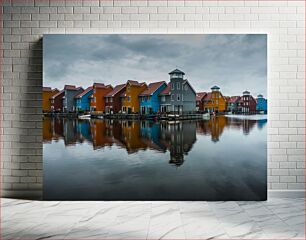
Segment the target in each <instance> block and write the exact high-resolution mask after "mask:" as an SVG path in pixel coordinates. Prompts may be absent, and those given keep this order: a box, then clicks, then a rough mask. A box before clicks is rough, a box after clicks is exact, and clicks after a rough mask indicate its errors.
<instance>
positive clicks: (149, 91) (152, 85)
mask: <svg viewBox="0 0 306 240" xmlns="http://www.w3.org/2000/svg"><path fill="white" fill-rule="evenodd" d="M163 84H166V82H165V81H161V82H154V83H150V84H149V85H148V88H147V89H146V90H144V91H143V92H142V93H140V94H139V96H150V95H152V94H153V93H154V92H155V91H156V90H157V89H159V88H160V87H161V86H162V85H163Z"/></svg>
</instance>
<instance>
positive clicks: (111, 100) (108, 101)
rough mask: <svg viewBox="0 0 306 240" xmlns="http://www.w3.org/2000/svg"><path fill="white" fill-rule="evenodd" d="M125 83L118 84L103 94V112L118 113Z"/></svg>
mask: <svg viewBox="0 0 306 240" xmlns="http://www.w3.org/2000/svg"><path fill="white" fill-rule="evenodd" d="M125 85H126V84H120V85H117V86H116V87H114V89H113V90H112V91H110V92H109V93H107V94H106V95H105V97H104V98H105V112H107V113H118V112H119V111H120V110H121V107H122V106H121V97H120V96H121V94H123V93H124V91H125Z"/></svg>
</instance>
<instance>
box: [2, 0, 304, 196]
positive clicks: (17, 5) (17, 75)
mask: <svg viewBox="0 0 306 240" xmlns="http://www.w3.org/2000/svg"><path fill="white" fill-rule="evenodd" d="M2 2H3V6H2V9H1V10H2V11H3V15H2V18H3V44H2V49H1V51H2V54H3V56H4V57H3V66H2V72H3V73H2V74H3V81H2V101H3V107H2V111H1V120H2V123H1V134H2V138H1V148H2V151H1V154H2V156H1V157H2V158H1V160H2V162H1V169H2V188H3V190H4V191H3V194H4V196H11V195H14V194H15V193H16V192H18V191H17V190H28V191H29V192H31V191H33V190H38V191H40V190H41V187H42V171H41V170H42V144H41V140H42V133H41V126H42V124H41V115H40V112H41V108H40V105H41V86H42V65H41V64H42V41H41V37H42V34H44V33H133V32H134V33H139V32H150V33H184V32H186V33H193V32H195V33H268V34H269V36H268V49H269V50H268V64H269V66H268V68H269V73H268V93H269V110H270V112H269V123H268V125H269V128H268V182H269V189H281V190H286V189H296V190H298V189H299V190H301V189H304V188H305V178H304V168H305V162H304V161H305V115H304V113H305V22H304V17H305V6H304V1H291V0H289V1H282V0H280V1H262V0H261V1H250V0H248V1H197V0H191V1H184V0H178V1H173V0H169V1H166V0H163V1H156V0H124V1H119V0H118V1H117V0H100V1H99V0H84V1H81V0H76V1H71V0H67V1H66V2H65V1H63V0H59V1H58V0H4V1H2Z"/></svg>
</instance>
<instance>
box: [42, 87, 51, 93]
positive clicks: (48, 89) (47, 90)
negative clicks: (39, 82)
mask: <svg viewBox="0 0 306 240" xmlns="http://www.w3.org/2000/svg"><path fill="white" fill-rule="evenodd" d="M43 91H44V92H51V91H52V89H51V88H50V87H43Z"/></svg>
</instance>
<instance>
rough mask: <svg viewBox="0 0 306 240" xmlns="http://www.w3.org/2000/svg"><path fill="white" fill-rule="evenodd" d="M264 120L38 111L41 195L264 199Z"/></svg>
mask: <svg viewBox="0 0 306 240" xmlns="http://www.w3.org/2000/svg"><path fill="white" fill-rule="evenodd" d="M266 123H267V120H266V119H262V120H251V119H244V118H229V117H224V116H220V117H215V118H213V119H210V120H197V121H180V122H153V121H127V120H123V121H116V120H90V121H89V120H78V119H65V118H44V120H43V139H44V146H43V151H44V152H43V154H44V166H43V167H44V182H43V196H44V199H46V200H265V199H266V194H267V193H266V191H267V189H266V185H267V141H266V137H267V126H266Z"/></svg>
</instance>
